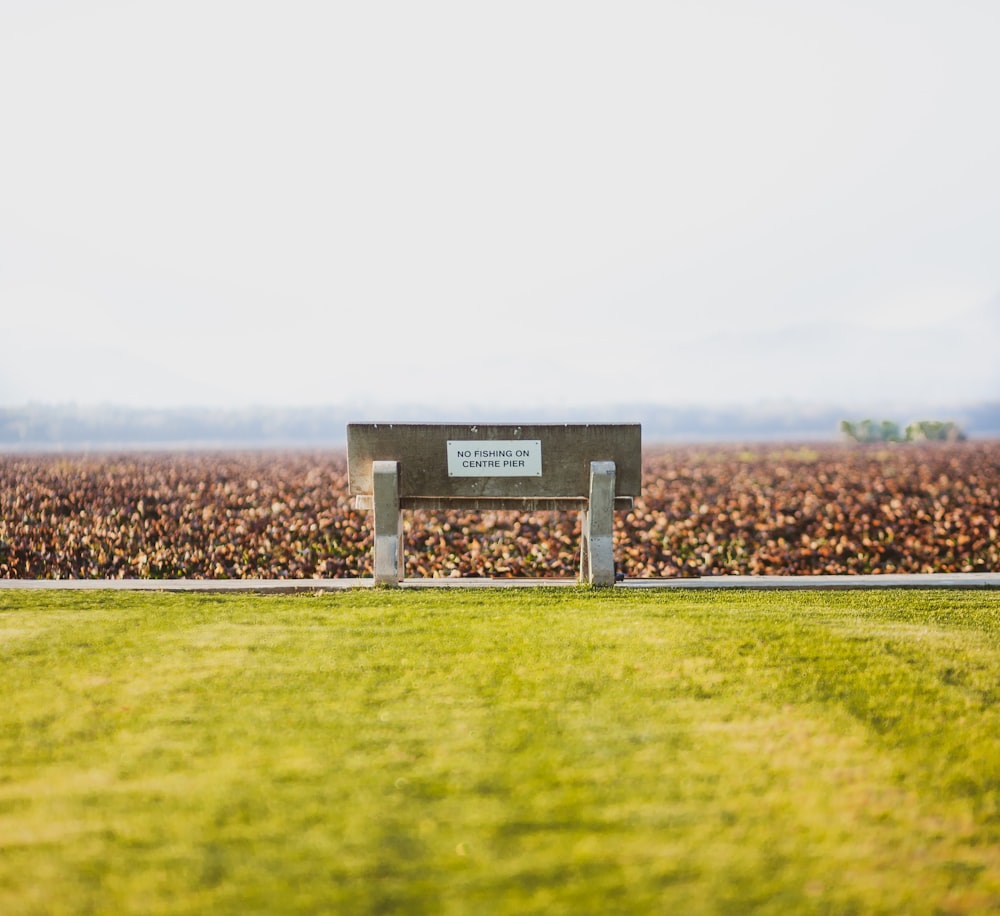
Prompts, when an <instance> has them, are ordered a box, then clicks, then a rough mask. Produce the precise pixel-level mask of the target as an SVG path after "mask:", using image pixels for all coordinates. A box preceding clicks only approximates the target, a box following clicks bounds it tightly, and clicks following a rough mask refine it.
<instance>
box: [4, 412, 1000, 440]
mask: <svg viewBox="0 0 1000 916" xmlns="http://www.w3.org/2000/svg"><path fill="white" fill-rule="evenodd" d="M847 413H848V412H847V411H845V410H844V409H843V408H837V407H829V408H828V407H808V406H801V405H792V406H789V405H761V406H758V407H751V408H743V407H731V408H709V407H667V406H660V405H654V404H620V405H613V406H606V407H600V408H594V409H583V408H569V409H566V408H554V407H553V408H541V409H539V408H534V409H498V408H484V407H482V406H481V405H480V406H476V405H471V406H469V407H465V408H462V409H460V410H455V409H444V408H441V409H438V408H434V407H427V406H416V405H409V406H402V407H400V406H395V407H380V406H378V405H374V406H372V405H367V406H366V405H360V404H359V405H355V406H350V405H347V406H330V407H300V408H278V407H251V408H244V409H208V408H169V409H167V408H157V409H141V408H135V407H120V406H114V405H102V406H98V407H83V406H77V405H73V404H68V405H67V404H63V405H49V404H29V405H27V406H23V407H6V408H0V449H3V450H7V451H10V450H19V451H27V450H31V449H42V450H60V449H62V450H71V449H81V448H83V449H104V450H108V449H115V448H126V449H134V448H153V449H156V448H184V447H191V448H239V447H246V448H254V447H262V448H274V447H289V448H304V447H318V448H323V447H341V446H343V444H344V440H345V430H346V426H347V424H348V423H349V422H352V421H383V422H406V421H421V422H469V423H473V422H479V423H486V422H522V423H527V422H535V423H605V422H633V423H635V422H638V423H641V424H642V436H643V442H645V443H653V442H754V441H832V440H834V439H836V438H837V435H838V431H839V432H840V433H841V434H847V435H850V433H849V429H850V430H853V432H854V434H855V435H854V436H853V437H852V438H858V439H864V438H865V437H867V436H869V435H870V436H871V439H869V440H868V441H883V440H884V439H887V438H892V437H898V438H900V439H905V438H907V437H908V436H909V430H910V427H905V428H903V429H900V427H899V426H898V425H896V424H893V423H890V422H889V421H885V422H883V423H875V422H874V421H870V420H866V421H861V422H860V423H851V421H844V420H843V419H842V418H843V417H844V416H845V414H847ZM948 413H949V414H950V419H948V420H943V421H937V422H940V423H941V424H942V426H941V427H931V426H924V427H921V426H920V423H917V424H911V426H915V427H916V428H915V431H914V433H913V436H912V438H925V439H933V438H949V436H951V435H952V434H953V432H954V430H959V431H960V432H961V433H962V435H968V436H970V437H974V438H1000V401H996V402H991V403H983V404H978V405H971V406H964V407H960V408H956V409H954V410H951V411H949V412H948ZM924 422H925V423H926V421H924ZM845 423H846V424H848V427H849V429H848V428H845V425H844V424H845ZM887 423H888V425H886V424H887ZM942 432H943V436H942Z"/></svg>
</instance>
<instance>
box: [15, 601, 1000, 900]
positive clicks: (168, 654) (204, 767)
mask: <svg viewBox="0 0 1000 916" xmlns="http://www.w3.org/2000/svg"><path fill="white" fill-rule="evenodd" d="M0 694H2V696H3V698H4V702H3V704H2V708H0V912H3V913H11V914H13V913H18V914H20V913H45V914H51V913H88V912H101V913H110V912H114V913H144V914H151V913H167V912H169V913H206V912H212V913H237V912H239V913H245V912H256V913H263V912H269V913H273V912H308V913H313V912H337V913H352V914H353V913H379V912H406V913H470V912H482V913H491V914H492V913H509V912H519V913H525V912H527V913H543V912H544V913H615V912H621V913H649V912H677V913H680V912H684V913H746V912H759V913H789V912H797V913H798V912H800V913H811V912H816V913H819V912H824V913H899V912H907V913H940V912H947V913H966V912H967V913H976V912H991V911H996V910H997V909H998V908H1000V712H998V710H997V701H998V699H1000V593H996V592H969V591H962V592H924V591H918V592H910V591H878V592H808V593H791V594H790V593H780V592H743V593H741V592H714V593H713V592H699V593H696V594H692V593H678V592H659V593H656V592H635V591H624V590H621V591H614V592H610V593H595V592H590V591H588V590H584V589H551V590H537V591H536V590H527V589H512V590H498V589H497V590H488V591H462V592H457V591H446V590H441V591H436V590H421V591H419V592H412V591H411V592H396V593H386V592H373V591H356V592H346V593H341V594H336V595H327V596H296V597H279V596H273V597H261V596H252V595H245V596H225V597H222V596H208V595H155V594H154V595H148V594H136V593H125V594H118V593H87V594H80V593H58V592H53V593H43V594H37V593H28V592H5V593H3V594H0Z"/></svg>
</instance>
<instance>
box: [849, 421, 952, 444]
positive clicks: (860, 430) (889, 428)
mask: <svg viewBox="0 0 1000 916" xmlns="http://www.w3.org/2000/svg"><path fill="white" fill-rule="evenodd" d="M840 431H841V433H843V434H844V436H845V437H846V438H847V439H850V440H851V441H852V442H961V441H962V440H963V439H965V438H967V437H966V435H965V432H964V431H963V430H962V428H961V427H960V426H959V425H958V424H957V423H955V422H953V421H952V420H919V421H917V422H915V423H909V424H907V426H906V429H905V430H901V429H900V426H899V424H898V423H895V422H893V421H892V420H882V421H881V422H878V423H876V422H875V421H874V420H861V421H860V422H859V423H852V422H851V421H850V420H841V421H840Z"/></svg>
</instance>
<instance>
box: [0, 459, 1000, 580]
mask: <svg viewBox="0 0 1000 916" xmlns="http://www.w3.org/2000/svg"><path fill="white" fill-rule="evenodd" d="M643 461H644V470H643V495H642V497H641V498H639V499H638V500H637V501H636V504H635V507H634V509H633V510H632V511H631V512H628V513H619V514H618V517H617V519H616V540H617V546H616V551H615V556H616V561H617V562H618V564H619V566H620V568H621V569H622V571H623V572H624V573H625V574H626V575H627V576H629V577H661V576H680V575H719V574H727V573H729V574H735V573H740V574H770V575H776V574H782V575H802V574H815V573H826V574H835V573H841V574H842V573H847V574H852V573H857V574H860V573H889V572H995V571H1000V544H998V537H997V532H998V529H1000V442H995V441H990V442H960V443H953V444H934V445H931V444H926V445H912V444H911V445H898V446H894V447H886V446H879V447H848V446H842V445H822V446H815V447H802V446H794V447H783V446H774V445H768V446H763V445H757V446H750V447H736V446H732V447H729V446H703V447H663V448H648V449H647V450H646V452H645V454H644V459H643ZM405 530H406V570H405V574H406V575H407V576H571V575H575V572H576V566H577V563H578V559H577V551H578V538H579V526H578V521H577V518H576V516H575V514H574V515H560V514H557V513H534V514H529V513H523V514H522V513H516V512H492V513H486V514H482V515H480V514H463V513H459V512H442V513H407V515H406V517H405ZM369 575H371V528H370V518H369V517H368V515H367V514H366V513H364V512H359V511H357V510H355V509H354V508H353V506H352V505H351V500H350V499H349V498H348V496H347V469H346V462H345V458H344V455H343V453H340V452H333V451H330V452H291V453H278V452H245V453H244V452H240V453H235V452H227V453H193V454H179V453H149V454H121V455H73V456H67V455H31V456H26V455H0V578H6V579H11V578H13V579H17V578H174V577H191V578H265V579H271V578H313V577H320V578H327V577H354V576H369Z"/></svg>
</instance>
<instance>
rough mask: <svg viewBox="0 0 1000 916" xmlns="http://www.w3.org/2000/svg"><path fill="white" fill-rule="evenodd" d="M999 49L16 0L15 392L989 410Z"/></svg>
mask: <svg viewBox="0 0 1000 916" xmlns="http://www.w3.org/2000/svg"><path fill="white" fill-rule="evenodd" d="M998 36H1000V3H997V2H995V0H982V2H972V0H940V2H922V0H899V2H894V0H884V2H880V0H859V2H851V0H829V2H819V0H817V2H799V0H788V2H779V0H760V2H750V0H691V2H671V0H663V2H656V3H628V2H613V3H612V2H606V3H587V2H579V0H574V2H551V3H546V2H543V0H533V2H530V3H519V2H512V0H505V2H502V3H501V2H495V3H479V2H472V0H463V2H455V3H440V2H434V0H425V2H405V3H403V2H401V3H380V2H358V0H353V2H348V3H338V2H329V0H323V2H295V0H282V2H253V0H195V2H185V0H169V2H142V0H131V2H98V0H70V2H60V0H0V335H2V337H0V341H2V345H0V351H2V359H0V404H2V405H16V404H23V403H26V402H28V401H42V402H57V403H66V402H77V403H80V404H97V403H101V402H111V403H116V404H130V405H150V406H182V405H206V406H249V405H253V404H264V405H303V406H304V405H313V404H336V403H354V402H358V401H368V402H371V403H381V404H385V403H394V402H407V403H427V404H434V405H437V406H442V405H447V404H462V405H465V404H476V403H478V404H484V405H492V406H497V405H510V406H512V407H516V406H517V405H520V404H527V405H546V406H549V405H556V406H558V405H584V406H586V405H587V404H595V405H597V404H607V403H613V402H617V401H648V402H660V403H666V404H676V403H683V404H690V403H694V404H697V403H716V404H718V403H725V404H732V403H749V402H756V401H759V400H762V399H767V400H775V399H794V400H798V401H816V402H826V403H848V402H850V403H858V404H865V403H871V402H873V401H878V402H884V401H899V402H908V401H925V402H930V401H934V402H940V403H948V402H954V401H969V400H985V399H997V398H1000V357H998V356H997V353H998V350H1000V346H998V345H1000V320H998V316H1000V116H998V96H1000V53H998V52H997V41H998Z"/></svg>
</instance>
